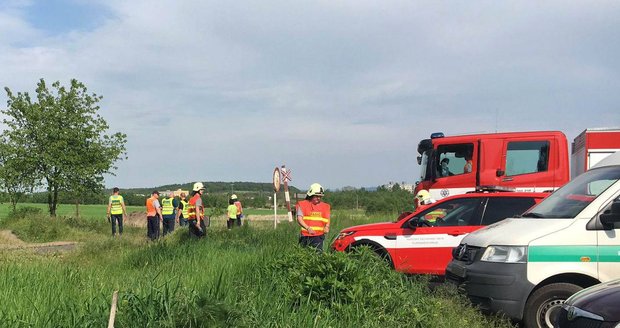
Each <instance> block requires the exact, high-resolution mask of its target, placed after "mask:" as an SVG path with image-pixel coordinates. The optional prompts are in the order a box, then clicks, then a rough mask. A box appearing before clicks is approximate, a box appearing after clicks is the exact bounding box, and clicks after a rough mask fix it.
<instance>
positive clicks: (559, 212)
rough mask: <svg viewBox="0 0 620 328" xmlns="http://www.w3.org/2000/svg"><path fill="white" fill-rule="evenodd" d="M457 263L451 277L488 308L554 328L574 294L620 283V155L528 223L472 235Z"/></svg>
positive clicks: (534, 212)
mask: <svg viewBox="0 0 620 328" xmlns="http://www.w3.org/2000/svg"><path fill="white" fill-rule="evenodd" d="M453 258H454V259H453V260H452V262H450V264H448V267H447V270H446V278H447V279H448V280H450V281H453V282H456V283H457V284H459V286H460V287H461V288H462V289H463V290H464V291H465V292H466V293H467V295H468V296H469V298H470V300H472V302H473V303H474V304H477V305H478V306H479V307H480V308H481V309H482V310H484V311H489V312H502V313H504V314H506V315H507V316H508V317H510V318H512V319H514V320H516V321H522V322H523V323H524V324H525V326H526V327H552V324H553V322H554V320H555V316H556V314H557V313H558V311H559V310H560V309H561V305H562V303H563V302H564V300H566V299H567V298H568V297H569V296H570V295H572V294H573V293H575V292H576V291H578V290H580V289H582V288H585V287H589V286H592V285H594V284H597V283H600V282H606V281H609V280H612V279H614V278H620V152H617V153H615V154H614V155H611V156H609V157H608V158H606V159H604V160H602V161H601V162H600V163H599V164H598V165H597V166H596V167H595V168H593V169H591V170H589V171H587V172H585V173H583V174H581V175H580V176H578V177H576V178H575V179H574V180H572V181H571V182H569V183H568V184H566V185H565V186H563V187H562V188H560V189H558V190H557V191H556V192H554V193H553V194H551V195H550V196H549V197H547V198H546V199H544V200H543V201H542V202H541V203H540V204H538V205H536V206H534V207H532V208H531V209H529V210H528V211H527V212H526V213H525V214H523V215H522V217H520V218H511V219H506V220H503V221H500V222H498V223H496V224H493V225H490V226H487V227H486V228H483V229H481V230H478V231H475V232H473V233H471V234H469V235H468V236H467V237H465V238H464V239H463V240H462V242H461V244H460V245H459V246H458V247H456V248H455V249H454V251H453ZM584 315H585V316H587V314H584ZM577 316H578V315H577Z"/></svg>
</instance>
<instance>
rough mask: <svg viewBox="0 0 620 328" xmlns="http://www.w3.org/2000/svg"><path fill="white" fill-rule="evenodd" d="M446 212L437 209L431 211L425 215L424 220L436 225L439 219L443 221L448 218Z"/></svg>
mask: <svg viewBox="0 0 620 328" xmlns="http://www.w3.org/2000/svg"><path fill="white" fill-rule="evenodd" d="M446 214H447V213H446V210H444V209H436V210H434V211H430V212H428V213H426V215H424V219H425V220H426V221H428V222H430V223H435V221H437V219H443V217H444V216H446Z"/></svg>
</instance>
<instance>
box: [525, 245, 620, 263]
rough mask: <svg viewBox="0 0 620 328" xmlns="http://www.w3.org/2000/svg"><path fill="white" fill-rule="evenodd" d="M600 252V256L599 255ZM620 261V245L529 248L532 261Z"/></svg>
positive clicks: (529, 256)
mask: <svg viewBox="0 0 620 328" xmlns="http://www.w3.org/2000/svg"><path fill="white" fill-rule="evenodd" d="M598 252H600V257H599V256H598ZM586 257H589V258H590V262H596V261H597V260H598V261H599V262H620V246H601V247H600V248H599V247H597V246H531V247H529V248H528V261H530V262H583V261H582V259H583V258H586Z"/></svg>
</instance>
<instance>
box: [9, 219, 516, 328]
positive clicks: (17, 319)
mask: <svg viewBox="0 0 620 328" xmlns="http://www.w3.org/2000/svg"><path fill="white" fill-rule="evenodd" d="M27 211H28V210H24V213H26V212H27ZM335 215H336V216H335V217H334V222H333V224H334V225H338V226H336V227H334V228H335V229H338V228H340V227H343V226H346V225H351V224H359V223H365V222H364V221H365V220H368V218H365V217H359V212H355V213H348V212H341V211H339V212H337V213H335ZM35 220H36V217H30V215H28V214H26V217H25V218H23V219H14V218H11V219H9V221H10V222H9V224H10V225H11V226H13V225H14V224H21V222H28V223H29V224H36V223H34V222H33V221H35ZM47 221H48V222H47V223H48V225H49V224H55V222H58V227H57V228H59V230H60V231H61V232H60V233H58V234H57V236H58V238H59V239H57V240H60V239H64V238H65V237H67V236H68V235H67V234H66V232H62V231H73V232H71V235H74V236H85V237H84V238H83V239H81V240H82V244H81V245H80V246H79V247H78V248H77V249H76V250H75V251H73V252H71V253H64V254H52V255H37V254H36V253H28V252H26V251H19V252H18V253H7V252H0V277H2V279H0V301H1V302H2V304H3V306H2V307H1V308H0V322H3V323H5V325H7V326H10V327H98V326H105V324H106V323H107V319H108V315H109V309H110V301H111V299H112V293H113V291H115V290H117V291H118V295H119V302H118V312H117V316H116V322H115V327H309V326H311V327H336V326H337V327H381V328H384V327H474V328H483V327H484V328H485V327H510V325H509V323H508V322H507V321H502V320H499V319H495V318H486V317H484V316H482V315H481V314H480V313H478V312H477V311H476V310H475V309H474V308H473V307H471V306H470V305H469V303H468V301H467V300H466V299H465V298H463V297H462V296H461V295H458V294H457V293H456V291H455V290H454V289H450V288H440V290H437V291H433V290H430V289H429V287H428V284H427V282H426V280H425V279H417V278H414V279H411V278H409V277H406V276H404V275H402V274H400V273H397V272H395V271H393V270H391V269H390V268H389V267H388V266H387V265H386V264H385V263H384V262H383V261H382V260H380V259H378V258H377V257H376V256H375V255H374V254H373V253H372V252H371V251H369V250H368V249H365V250H362V251H361V252H360V253H355V254H343V253H330V252H326V253H324V254H317V253H316V252H314V251H311V250H309V249H305V248H299V247H298V246H297V234H298V233H299V229H298V227H297V226H296V225H294V224H286V223H282V224H280V225H279V226H278V229H275V230H274V229H273V228H272V225H271V223H265V224H264V225H262V222H251V223H250V224H249V225H246V226H243V227H241V229H233V230H232V231H227V230H226V229H225V227H224V225H223V224H222V225H221V226H220V225H212V227H211V228H210V229H209V235H208V237H207V238H206V239H201V240H195V239H190V238H189V237H188V233H187V230H186V229H184V228H177V229H176V230H175V232H174V234H172V235H170V236H167V237H166V238H164V239H162V240H160V241H157V242H147V241H146V237H145V236H144V229H139V230H137V231H135V232H133V231H130V232H131V233H130V234H124V235H123V237H122V238H120V239H119V238H111V237H108V234H109V231H107V229H108V226H107V224H103V225H101V229H99V224H98V223H89V222H85V220H80V219H70V218H61V219H54V220H47ZM220 223H221V222H220ZM38 229H48V228H46V227H43V226H39V227H38ZM44 233H45V234H48V233H49V231H48V230H45V232H44Z"/></svg>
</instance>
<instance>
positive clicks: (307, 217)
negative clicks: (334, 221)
mask: <svg viewBox="0 0 620 328" xmlns="http://www.w3.org/2000/svg"><path fill="white" fill-rule="evenodd" d="M297 213H303V215H304V216H303V220H304V223H305V224H306V225H307V226H308V227H310V228H312V230H314V232H315V234H314V235H311V234H309V233H308V230H306V229H304V228H301V234H302V236H320V235H323V234H324V233H325V226H326V225H328V224H329V219H330V206H329V204H327V203H323V202H321V203H318V204H317V205H314V204H312V203H311V202H310V201H309V200H302V201H300V202H299V203H297Z"/></svg>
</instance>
